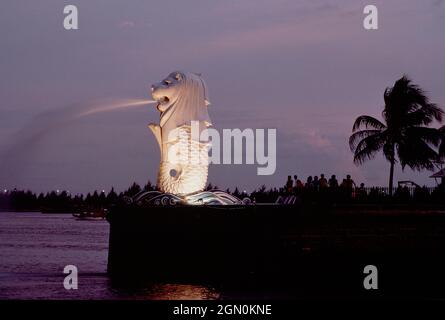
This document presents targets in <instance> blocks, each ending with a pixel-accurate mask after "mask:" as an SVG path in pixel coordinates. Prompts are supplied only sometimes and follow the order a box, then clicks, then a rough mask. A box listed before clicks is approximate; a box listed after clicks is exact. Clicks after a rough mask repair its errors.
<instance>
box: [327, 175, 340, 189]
mask: <svg viewBox="0 0 445 320" xmlns="http://www.w3.org/2000/svg"><path fill="white" fill-rule="evenodd" d="M329 187H331V188H338V181H337V178H336V177H335V174H333V175H332V176H331V179H329Z"/></svg>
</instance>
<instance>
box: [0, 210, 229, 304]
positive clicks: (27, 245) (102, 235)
mask: <svg viewBox="0 0 445 320" xmlns="http://www.w3.org/2000/svg"><path fill="white" fill-rule="evenodd" d="M108 236H109V225H108V222H107V221H105V220H99V221H91V220H76V219H75V218H74V217H72V216H71V214H42V213H39V212H20V213H15V212H0V299H82V300H92V299H97V300H102V299H151V300H170V299H172V300H173V299H218V298H221V295H220V293H219V292H217V291H216V290H215V289H214V288H212V287H208V286H204V285H203V286H201V285H189V284H175V283H158V284H153V285H150V286H148V287H146V288H143V289H138V290H128V289H126V290H124V289H121V288H116V287H113V285H112V283H111V281H110V279H109V277H108V275H107V273H106V268H107V255H108ZM66 265H75V266H76V267H77V268H78V272H79V274H78V276H79V278H78V279H79V280H78V289H77V290H66V289H65V288H64V286H63V280H64V278H65V276H66V275H65V274H64V273H63V269H64V267H65V266H66Z"/></svg>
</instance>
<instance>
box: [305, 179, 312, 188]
mask: <svg viewBox="0 0 445 320" xmlns="http://www.w3.org/2000/svg"><path fill="white" fill-rule="evenodd" d="M312 187H313V184H312V176H309V177H307V180H306V188H308V189H311V188H312Z"/></svg>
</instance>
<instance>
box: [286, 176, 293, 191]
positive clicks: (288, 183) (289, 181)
mask: <svg viewBox="0 0 445 320" xmlns="http://www.w3.org/2000/svg"><path fill="white" fill-rule="evenodd" d="M293 186H294V181H293V180H292V177H291V176H287V181H286V192H287V193H292V188H293Z"/></svg>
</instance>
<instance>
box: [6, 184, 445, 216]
mask: <svg viewBox="0 0 445 320" xmlns="http://www.w3.org/2000/svg"><path fill="white" fill-rule="evenodd" d="M215 189H218V187H217V186H213V185H212V184H211V183H210V184H208V186H207V188H206V190H215ZM143 190H144V191H154V190H156V187H155V186H154V185H152V184H151V183H150V182H148V183H147V184H146V185H145V186H144V187H141V186H140V185H138V184H137V183H133V184H132V185H131V186H130V187H129V188H128V189H127V190H125V191H123V192H120V193H117V192H116V191H115V190H114V188H112V189H111V190H110V191H109V192H108V193H106V192H99V191H94V192H93V193H88V194H87V195H86V196H84V195H82V194H78V195H72V194H70V193H69V192H67V191H60V192H56V191H51V192H48V193H46V194H44V193H40V194H38V195H37V194H35V193H33V192H31V191H29V190H27V191H23V190H11V191H3V192H1V194H0V211H42V212H54V213H56V212H59V213H74V212H84V211H95V210H101V209H108V208H110V207H111V206H113V205H114V204H117V203H119V202H120V201H122V200H123V199H124V198H125V197H133V196H134V195H136V194H137V193H139V192H140V191H143ZM225 191H226V192H228V193H230V194H232V195H234V196H236V197H238V198H240V199H244V198H249V199H250V200H251V201H252V202H253V203H275V202H276V201H277V199H278V198H279V197H280V196H281V197H282V198H284V199H285V198H287V197H290V196H295V199H296V200H295V201H294V202H293V204H297V205H298V204H324V205H327V204H330V205H332V204H348V203H349V204H350V203H354V204H384V203H399V204H410V203H427V204H430V203H433V204H445V186H443V185H440V186H438V187H436V188H430V187H414V188H413V187H398V188H397V189H396V190H395V192H394V193H393V195H390V194H389V190H388V188H386V187H366V188H365V187H364V186H363V185H361V186H360V187H353V188H349V187H341V186H338V187H318V188H301V189H300V188H293V189H291V190H289V189H287V188H286V186H284V187H283V188H267V187H266V186H265V185H262V186H261V187H260V188H258V189H255V190H254V191H253V192H251V193H247V192H246V191H240V190H239V189H238V188H235V189H234V190H233V191H231V190H230V189H226V190H225Z"/></svg>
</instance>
